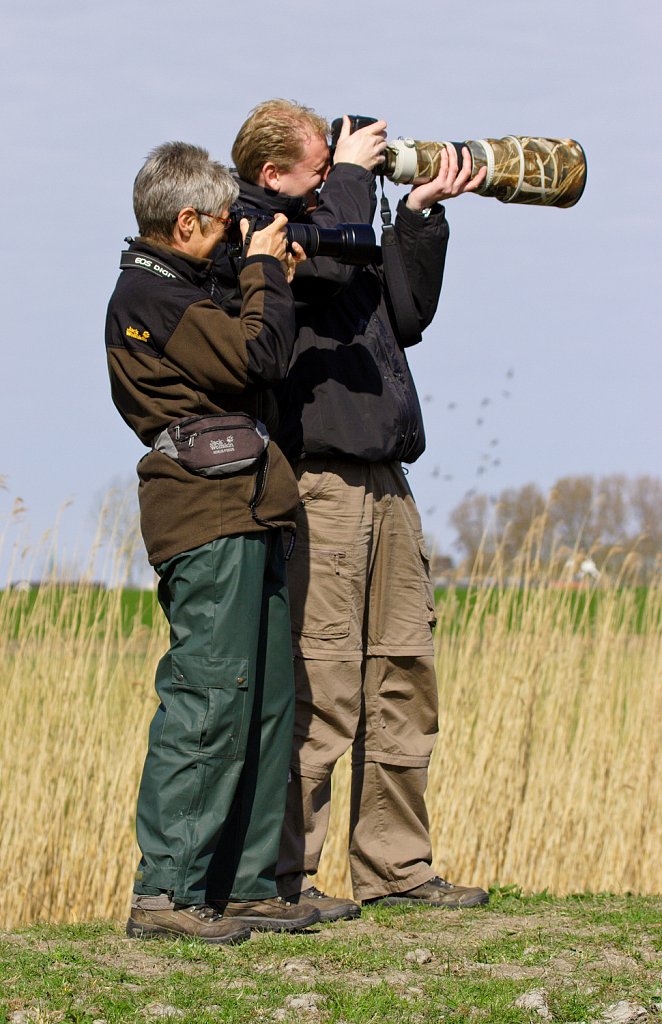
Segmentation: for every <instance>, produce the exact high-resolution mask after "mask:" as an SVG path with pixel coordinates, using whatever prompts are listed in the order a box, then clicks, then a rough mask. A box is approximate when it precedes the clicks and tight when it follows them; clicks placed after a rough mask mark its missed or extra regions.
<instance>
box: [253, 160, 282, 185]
mask: <svg viewBox="0 0 662 1024" xmlns="http://www.w3.org/2000/svg"><path fill="white" fill-rule="evenodd" d="M257 184H258V185H260V186H261V187H262V188H270V189H271V191H272V192H280V189H281V185H280V174H279V171H278V168H277V167H276V165H275V163H274V162H273V160H267V162H266V164H265V165H264V167H263V168H262V170H261V171H260V176H259V178H258V180H257Z"/></svg>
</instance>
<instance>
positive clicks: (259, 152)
mask: <svg viewBox="0 0 662 1024" xmlns="http://www.w3.org/2000/svg"><path fill="white" fill-rule="evenodd" d="M329 131H330V129H329V124H328V121H327V120H326V119H325V118H323V117H320V115H319V114H316V113H315V111H314V110H313V109H312V108H311V107H304V106H302V105H301V104H300V103H294V102H293V101H291V100H280V99H275V100H265V102H264V103H260V104H258V106H257V107H254V108H253V110H251V112H250V114H249V115H248V117H247V118H246V120H245V121H244V123H243V124H242V126H241V128H240V129H239V133H238V135H237V138H236V139H235V141H234V145H233V147H232V159H233V160H234V163H235V167H236V168H237V171H238V172H239V174H240V176H241V177H242V178H243V179H244V181H250V182H253V183H255V182H256V181H257V179H258V177H259V174H260V171H261V170H262V168H263V167H264V165H265V164H266V163H268V162H269V161H271V162H272V163H274V164H275V165H276V167H277V168H278V170H279V171H289V170H291V169H292V167H293V166H294V165H295V164H296V163H298V161H299V160H301V159H303V156H304V151H303V146H304V143H305V142H307V141H308V140H309V139H310V138H312V137H314V136H319V137H321V138H323V139H325V140H327V139H328V135H329Z"/></svg>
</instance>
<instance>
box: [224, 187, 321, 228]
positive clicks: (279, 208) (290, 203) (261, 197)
mask: <svg viewBox="0 0 662 1024" xmlns="http://www.w3.org/2000/svg"><path fill="white" fill-rule="evenodd" d="M237 184H238V185H239V198H240V200H241V202H242V203H244V204H245V205H246V206H252V207H253V208H254V209H256V210H265V211H266V212H268V213H271V214H274V213H284V214H285V216H286V217H287V219H288V220H293V221H307V220H309V219H310V218H309V217H308V215H307V213H306V206H307V204H308V200H307V199H306V198H305V196H288V195H285V193H284V192H274V191H273V190H272V189H270V188H263V187H262V186H261V185H253V184H252V183H251V182H250V181H244V179H243V178H239V177H237Z"/></svg>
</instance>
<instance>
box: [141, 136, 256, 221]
mask: <svg viewBox="0 0 662 1024" xmlns="http://www.w3.org/2000/svg"><path fill="white" fill-rule="evenodd" d="M238 195H239V187H238V185H237V184H236V182H235V181H234V179H233V178H232V177H231V175H230V172H229V171H228V169H227V167H224V166H223V164H219V163H217V162H216V161H215V160H211V159H210V157H209V153H208V152H207V150H206V149H202V148H201V147H200V146H192V145H190V144H189V143H187V142H164V143H163V144H162V145H161V146H157V147H156V148H155V149H153V150H152V151H151V153H149V155H148V157H147V160H146V162H145V163H144V165H143V166H142V167H141V169H140V170H139V171H138V174H137V176H136V180H135V182H134V184H133V212H134V213H135V215H136V220H137V221H138V230H139V231H140V234H141V235H143V236H144V237H147V238H158V239H162V240H164V241H169V240H170V239H171V238H172V232H173V228H174V226H175V223H176V221H177V215H178V213H179V211H180V210H183V209H184V208H185V207H187V206H192V207H193V209H194V210H202V211H204V212H205V213H209V214H212V215H213V216H218V215H219V214H220V213H221V212H222V210H225V209H228V208H229V207H230V206H231V205H232V204H233V203H234V201H235V199H236V198H237V196H238ZM200 222H201V228H202V231H203V233H204V231H205V230H206V227H207V224H208V223H209V220H208V218H206V217H201V219H200Z"/></svg>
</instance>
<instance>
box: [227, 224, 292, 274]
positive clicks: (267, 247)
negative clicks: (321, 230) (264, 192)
mask: <svg viewBox="0 0 662 1024" xmlns="http://www.w3.org/2000/svg"><path fill="white" fill-rule="evenodd" d="M248 228H249V222H248V219H247V218H246V217H242V219H241V220H240V221H239V229H240V231H241V237H242V238H243V239H245V238H246V235H247V234H248ZM286 229H287V217H286V216H285V214H284V213H277V214H275V216H274V219H273V220H272V222H271V224H267V226H266V228H262V229H261V230H260V231H255V232H254V233H253V237H252V238H251V241H250V245H249V246H248V252H247V253H246V255H247V256H273V257H274V258H275V259H277V260H278V261H279V262H280V264H281V266H282V268H283V273H284V274H285V277H286V278H287V280H288V282H291V281H292V278H293V277H294V271H295V270H296V267H297V264H299V263H301V262H302V261H303V260H305V258H306V254H305V252H304V251H303V249H302V248H301V246H300V245H299V243H298V242H293V243H292V252H288V251H287V230H286Z"/></svg>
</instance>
